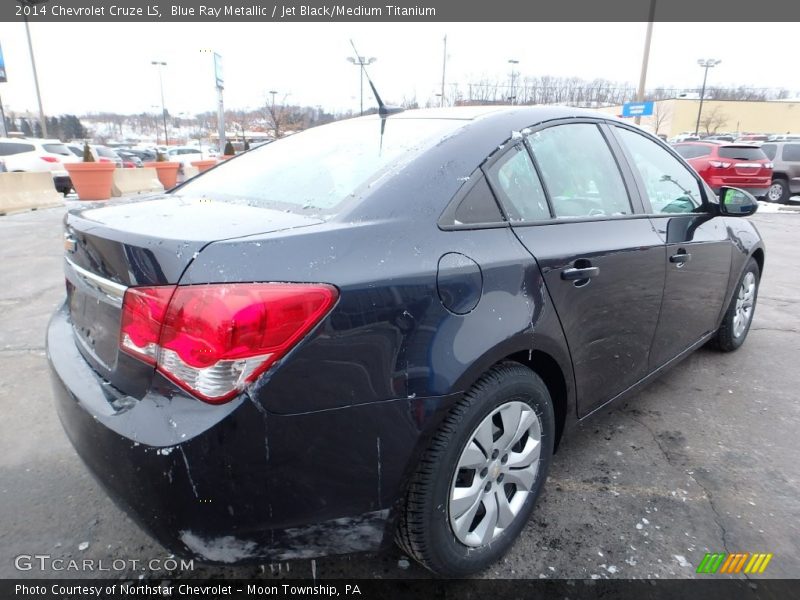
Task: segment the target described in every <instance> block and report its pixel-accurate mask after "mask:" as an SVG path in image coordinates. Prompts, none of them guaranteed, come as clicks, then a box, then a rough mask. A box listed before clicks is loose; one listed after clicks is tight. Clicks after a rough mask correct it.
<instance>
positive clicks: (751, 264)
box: [712, 258, 761, 352]
mask: <svg viewBox="0 0 800 600" xmlns="http://www.w3.org/2000/svg"><path fill="white" fill-rule="evenodd" d="M760 277H761V271H760V269H759V268H758V263H757V262H756V261H755V259H754V258H750V260H749V261H748V262H747V267H745V270H744V273H742V276H741V277H740V278H739V283H738V285H737V286H736V291H734V293H733V298H731V303H730V305H729V306H728V310H727V311H725V316H724V317H723V319H722V324H721V325H720V327H719V329H718V330H717V334H716V336H715V337H714V339H713V340H712V341H713V345H714V346H715V347H716V348H718V349H719V350H722V351H723V352H731V351H733V350H736V349H737V348H738V347H739V346H741V345H742V344H743V343H744V340H745V339H746V338H747V333H748V332H749V331H750V324H751V323H752V322H753V314H754V313H755V310H756V300H757V299H758V284H759V280H760Z"/></svg>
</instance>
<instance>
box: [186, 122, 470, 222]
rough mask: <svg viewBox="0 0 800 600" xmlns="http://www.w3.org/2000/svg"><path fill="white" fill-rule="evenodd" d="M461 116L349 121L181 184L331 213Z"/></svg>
mask: <svg viewBox="0 0 800 600" xmlns="http://www.w3.org/2000/svg"><path fill="white" fill-rule="evenodd" d="M463 124H464V121H461V120H454V119H451V120H445V119H392V118H391V117H389V118H388V119H386V122H385V128H384V132H383V134H381V121H380V120H379V119H376V118H365V119H350V120H345V121H339V122H336V123H331V124H330V125H323V126H321V127H315V128H312V129H308V130H306V131H304V132H302V133H298V134H295V135H292V136H289V137H285V138H282V139H280V140H278V141H276V142H273V143H271V144H267V145H265V146H261V147H259V148H256V149H253V150H250V151H249V152H247V153H245V154H242V155H240V156H238V157H236V158H233V159H230V160H229V162H227V163H223V164H221V165H219V166H218V167H217V168H215V169H214V170H212V171H208V172H207V173H204V174H203V175H202V176H201V177H198V178H197V179H195V180H194V181H191V182H189V183H188V184H186V185H184V186H183V187H182V188H180V190H178V192H177V193H178V194H179V195H192V196H197V195H202V196H206V197H209V198H213V199H215V200H217V199H219V200H227V201H232V202H242V203H246V204H248V205H251V206H261V207H272V208H285V209H287V210H297V209H302V210H314V211H316V212H324V213H333V212H336V208H337V207H338V206H339V205H340V204H341V203H342V202H343V201H344V200H345V199H347V198H348V197H351V196H353V195H354V194H355V192H356V191H357V190H358V189H359V188H360V187H361V186H362V185H363V184H365V183H368V182H370V181H372V180H374V179H375V177H376V176H378V175H379V174H380V173H381V172H382V171H383V170H384V169H386V168H387V167H390V166H396V165H397V164H400V163H403V162H404V161H406V160H408V159H409V158H410V157H412V156H413V155H414V154H415V153H416V152H417V151H419V150H421V149H423V148H425V147H427V146H428V145H430V144H431V143H432V142H434V141H438V140H440V139H441V138H443V137H445V136H446V135H447V134H449V133H451V132H452V131H454V130H456V129H457V128H459V127H461V126H463Z"/></svg>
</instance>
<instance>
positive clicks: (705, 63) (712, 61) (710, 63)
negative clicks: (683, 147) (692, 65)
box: [694, 58, 722, 135]
mask: <svg viewBox="0 0 800 600" xmlns="http://www.w3.org/2000/svg"><path fill="white" fill-rule="evenodd" d="M721 62H722V61H721V60H719V59H717V58H707V59H706V58H701V59H699V60H698V61H697V64H698V65H700V66H701V67H703V69H705V72H704V73H703V87H702V88H701V89H700V107H699V108H698V109H697V123H696V124H695V126H694V134H695V135H698V133H699V132H700V115H701V114H702V113H703V99H704V98H705V95H706V81H707V80H708V70H709V69H710V68H712V67H716V66H717V65H718V64H719V63H721Z"/></svg>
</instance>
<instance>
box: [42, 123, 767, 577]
mask: <svg viewBox="0 0 800 600" xmlns="http://www.w3.org/2000/svg"><path fill="white" fill-rule="evenodd" d="M755 207H756V204H755V202H754V201H753V198H752V196H749V195H748V194H747V193H745V192H742V191H739V190H736V189H733V188H723V189H722V190H721V191H720V199H719V200H718V199H717V198H716V197H715V196H714V195H713V194H712V193H711V191H710V190H709V189H708V188H707V187H706V186H705V185H704V184H703V182H702V180H701V179H700V178H699V177H698V176H697V174H696V173H695V172H694V171H692V170H691V169H690V168H689V167H688V166H687V165H686V163H685V162H684V161H683V160H682V159H681V158H680V157H679V156H678V155H677V154H675V152H674V151H673V150H671V149H670V148H669V147H667V146H666V145H664V144H663V143H661V142H660V141H659V140H658V139H656V138H654V137H652V136H650V135H648V134H646V133H643V132H642V131H640V130H638V129H637V128H635V127H632V126H630V125H628V124H626V123H623V122H620V121H617V120H612V119H608V118H606V117H604V116H602V115H598V114H596V113H592V112H587V111H579V110H575V109H569V108H504V109H498V108H492V109H485V108H484V109H476V108H461V109H452V110H434V111H418V112H407V113H402V114H393V115H391V116H389V117H388V118H382V116H371V117H364V118H360V119H353V120H349V121H343V122H338V123H334V124H331V125H326V126H323V127H319V128H315V129H311V130H308V131H306V132H303V133H300V134H297V135H294V136H291V137H289V138H286V139H282V140H280V141H278V142H275V143H273V144H270V145H268V146H265V147H262V148H259V149H257V150H254V151H251V152H248V153H246V154H244V155H242V156H240V157H238V158H235V159H233V160H231V161H229V162H227V163H225V164H222V165H220V166H218V167H216V168H215V169H212V170H210V171H208V172H207V173H205V174H203V175H201V176H200V177H197V178H196V179H194V180H191V181H190V182H188V183H187V184H185V185H183V186H182V187H179V188H177V189H176V190H174V191H173V192H172V193H168V194H165V195H164V196H163V197H161V198H156V199H150V200H146V201H138V202H130V203H124V204H118V203H111V204H107V205H101V206H89V207H86V208H84V209H83V210H75V211H71V212H70V213H69V214H68V215H67V217H66V218H65V229H66V231H65V245H66V253H65V259H64V268H65V273H66V282H67V283H66V285H67V299H66V302H65V304H64V305H63V307H62V308H60V309H59V310H58V311H57V312H56V314H55V315H54V317H53V319H52V322H51V323H50V325H49V329H48V332H47V346H48V352H49V359H50V363H51V366H52V372H53V381H54V389H55V395H56V398H57V406H58V411H59V414H60V416H61V420H62V422H63V424H64V428H65V430H66V432H67V434H68V435H69V437H70V439H71V440H72V443H73V444H74V446H75V448H76V449H77V451H78V453H79V454H80V455H81V457H82V458H83V460H84V461H85V462H86V464H87V465H88V466H89V468H90V469H91V471H92V472H93V473H94V474H95V475H96V476H97V478H98V479H99V480H100V482H101V483H102V484H103V485H104V486H105V488H106V489H107V490H108V492H109V493H110V495H111V496H112V497H113V498H114V499H115V500H116V501H117V502H118V503H119V504H120V505H121V506H122V507H124V508H125V509H126V510H127V511H128V512H129V514H131V515H132V516H133V517H134V518H135V519H136V520H137V521H138V522H139V523H140V524H141V525H142V526H143V527H144V528H145V529H146V530H147V531H149V532H150V533H151V534H152V535H153V536H155V538H157V539H158V540H159V541H160V542H161V543H163V544H164V545H165V546H167V547H168V548H169V549H171V550H172V551H174V552H177V553H179V554H181V555H188V556H192V557H195V558H197V559H200V560H203V561H208V562H212V563H235V562H246V561H262V562H263V561H265V560H277V559H291V558H303V557H314V556H319V555H323V554H327V553H341V552H354V551H361V550H373V549H377V548H379V547H381V546H382V545H383V544H387V543H391V541H392V540H396V541H397V542H398V543H399V544H400V545H401V546H402V547H403V548H404V549H405V551H406V552H407V553H408V554H410V555H411V556H413V557H415V558H416V559H417V560H419V561H420V562H421V563H422V564H424V565H425V566H426V567H428V568H429V569H431V570H433V571H435V572H437V573H440V574H445V575H451V576H458V575H463V574H467V573H471V572H474V571H476V570H479V569H482V568H484V567H486V566H487V565H488V564H490V563H491V562H492V561H494V560H496V559H497V558H498V557H499V556H501V555H502V554H503V553H504V552H505V551H506V550H507V549H508V548H509V546H510V545H511V544H512V543H513V541H514V539H515V538H516V537H517V536H518V535H519V533H520V531H521V530H522V528H523V527H524V525H525V523H526V520H527V519H528V516H529V515H530V513H531V511H532V510H533V508H534V504H535V502H536V499H537V496H538V495H539V493H540V491H541V489H542V486H543V485H544V482H545V479H546V477H547V472H548V468H549V466H550V462H551V458H552V455H553V452H554V450H555V448H556V446H557V444H558V441H559V439H560V438H561V436H562V435H563V433H564V431H565V430H566V429H568V428H569V426H570V425H572V424H574V423H575V422H577V421H578V420H580V419H582V418H584V417H586V416H587V415H589V414H591V413H592V412H593V411H595V410H596V409H598V408H599V407H601V406H603V405H605V404H606V403H608V402H610V401H612V400H614V399H618V398H620V397H623V396H626V395H628V394H630V393H632V392H634V391H636V390H637V389H638V388H639V387H640V386H641V385H642V384H644V383H646V382H648V381H649V380H651V379H653V378H654V377H655V376H657V375H658V374H659V373H661V372H662V371H663V370H664V369H666V368H668V367H670V366H672V365H674V364H675V363H676V362H678V361H679V360H681V359H682V358H684V357H685V356H687V354H689V353H690V352H692V351H693V350H695V349H696V348H698V347H699V346H701V345H703V344H705V343H707V342H712V343H714V344H716V346H717V347H719V348H720V349H722V350H733V349H735V348H737V347H738V346H739V345H741V343H742V342H743V341H744V339H745V337H746V335H747V332H748V329H749V326H750V323H751V320H752V317H753V311H754V309H755V304H756V296H757V290H758V283H759V278H760V274H761V272H762V270H763V267H764V246H763V244H762V241H761V239H760V236H759V234H758V232H757V231H756V229H755V228H754V227H753V225H752V224H751V223H750V222H748V221H747V220H745V219H740V218H735V217H739V216H742V215H747V214H752V212H754V211H755Z"/></svg>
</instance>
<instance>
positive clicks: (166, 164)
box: [144, 160, 181, 190]
mask: <svg viewBox="0 0 800 600" xmlns="http://www.w3.org/2000/svg"><path fill="white" fill-rule="evenodd" d="M144 166H145V167H148V168H150V169H155V170H156V174H157V175H158V180H159V181H160V182H161V185H163V186H164V189H165V190H171V189H172V188H174V187H175V184H176V183H177V182H178V169H180V167H181V163H179V162H171V161H163V162H159V161H157V160H154V161H151V162H146V163H144Z"/></svg>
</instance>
